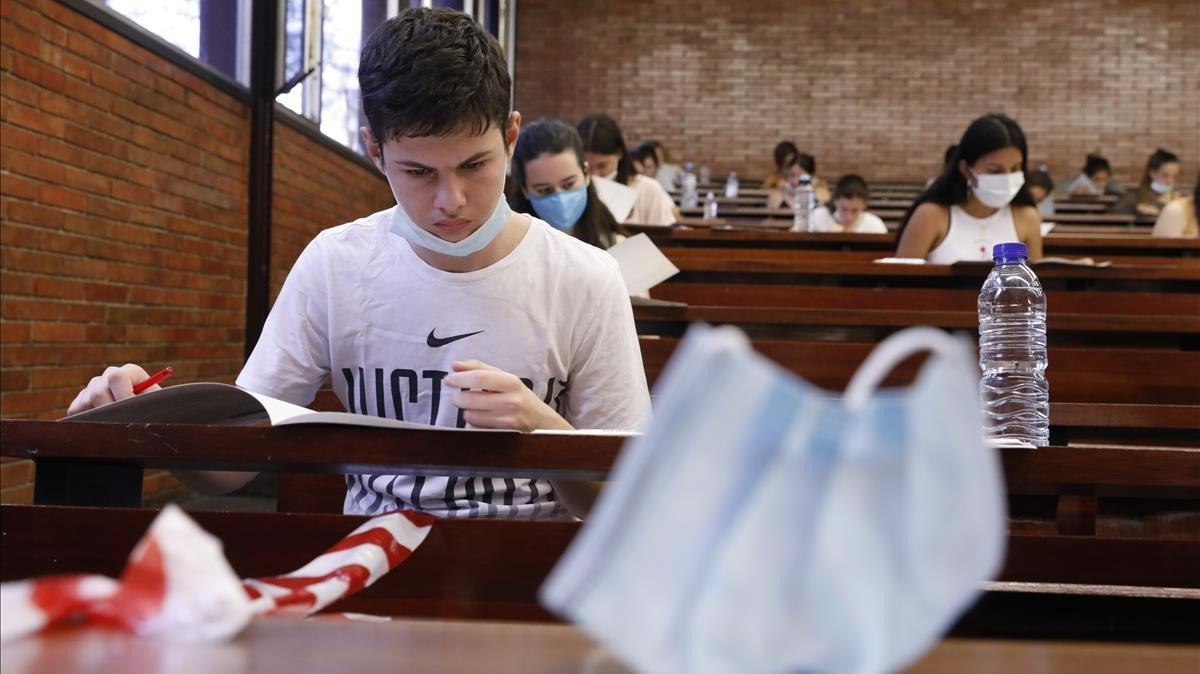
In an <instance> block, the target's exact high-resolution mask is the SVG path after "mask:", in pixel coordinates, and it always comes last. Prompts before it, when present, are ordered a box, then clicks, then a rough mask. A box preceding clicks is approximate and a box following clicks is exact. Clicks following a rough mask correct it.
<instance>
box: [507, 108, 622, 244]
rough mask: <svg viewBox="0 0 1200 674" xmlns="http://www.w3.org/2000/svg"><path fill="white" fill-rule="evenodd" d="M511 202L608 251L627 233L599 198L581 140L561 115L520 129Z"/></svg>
mask: <svg viewBox="0 0 1200 674" xmlns="http://www.w3.org/2000/svg"><path fill="white" fill-rule="evenodd" d="M510 192H511V197H510V198H509V201H510V202H511V203H512V207H513V210H515V211H517V212H518V213H533V214H535V215H537V216H538V217H539V218H541V219H542V220H545V221H546V222H548V223H550V225H551V226H553V227H554V228H555V229H559V230H561V231H564V232H567V233H568V234H570V235H571V236H574V237H575V238H577V239H579V240H580V241H583V242H585V243H590V244H591V245H593V246H596V247H597V248H603V249H608V248H611V247H613V245H615V244H616V243H618V242H619V241H621V240H622V239H623V238H624V236H623V233H622V231H621V226H620V225H619V224H617V221H616V219H614V218H613V216H612V213H610V212H609V210H608V208H606V207H605V206H604V204H603V203H601V202H600V198H599V197H597V196H596V189H595V188H594V187H593V186H592V180H591V177H590V176H589V172H588V166H587V161H586V160H585V159H584V154H583V141H582V140H580V138H579V134H578V133H576V131H575V129H573V128H571V126H570V125H568V124H567V123H566V122H564V121H562V120H560V119H539V120H538V121H536V122H533V123H532V124H526V125H525V126H524V127H523V128H522V129H521V136H520V137H519V138H518V139H517V146H516V149H515V150H513V160H512V189H511V190H510Z"/></svg>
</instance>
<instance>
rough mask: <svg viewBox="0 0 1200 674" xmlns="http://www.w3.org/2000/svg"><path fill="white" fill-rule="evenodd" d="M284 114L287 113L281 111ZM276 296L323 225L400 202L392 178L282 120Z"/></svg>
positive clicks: (274, 241)
mask: <svg viewBox="0 0 1200 674" xmlns="http://www.w3.org/2000/svg"><path fill="white" fill-rule="evenodd" d="M281 114H285V113H281ZM274 156H275V158H274V170H273V172H272V180H273V182H274V188H273V189H274V191H273V196H272V202H271V206H272V218H271V298H272V300H274V298H275V296H276V295H278V294H279V288H280V287H282V286H283V280H284V279H285V278H286V277H287V272H288V270H289V269H291V267H292V263H293V262H295V261H296V258H297V257H299V256H300V252H301V251H303V250H304V247H305V246H306V245H308V242H309V241H311V240H312V238H313V237H314V236H316V235H317V233H318V232H320V231H321V230H323V229H327V228H329V227H333V226H335V225H340V224H342V223H344V222H350V221H351V220H356V219H358V218H361V217H363V216H365V215H370V214H371V213H374V212H375V211H379V210H382V209H385V208H388V207H390V206H394V205H395V203H396V202H395V200H394V199H393V198H392V193H391V191H389V190H388V185H387V181H386V180H384V179H383V176H382V175H380V174H379V172H378V171H376V170H375V169H374V168H372V167H370V166H369V165H368V164H367V163H366V160H365V159H364V160H361V161H356V160H354V159H350V158H348V157H346V156H344V155H343V154H341V153H338V152H336V151H333V150H330V149H329V148H328V147H326V146H325V145H324V144H322V143H319V142H317V141H315V140H313V139H312V138H310V137H308V136H306V135H304V134H303V133H300V132H299V131H297V130H296V129H294V128H292V127H291V126H290V125H288V124H286V123H282V122H277V123H276V124H275V153H274Z"/></svg>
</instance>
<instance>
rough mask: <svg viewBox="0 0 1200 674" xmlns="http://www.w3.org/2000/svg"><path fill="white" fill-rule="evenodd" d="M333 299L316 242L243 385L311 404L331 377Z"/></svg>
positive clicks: (270, 319) (287, 286) (292, 277)
mask: <svg viewBox="0 0 1200 674" xmlns="http://www.w3.org/2000/svg"><path fill="white" fill-rule="evenodd" d="M327 300H328V297H327V293H326V284H325V268H324V263H323V256H322V254H321V246H320V243H319V240H318V239H314V240H313V241H312V242H310V243H309V244H308V246H307V247H306V248H305V249H304V252H302V253H301V254H300V257H299V258H297V259H296V264H294V265H293V266H292V269H291V271H290V272H288V276H287V280H286V281H284V283H283V288H282V289H281V290H280V291H279V297H278V298H277V299H276V300H275V305H274V306H273V307H271V313H270V314H269V315H268V316H267V322H266V324H265V325H264V326H263V331H262V335H261V336H260V337H259V338H258V343H257V344H255V346H254V351H253V353H251V354H250V358H249V359H248V360H247V361H246V365H245V367H243V368H242V372H241V374H240V375H238V378H237V385H238V386H240V387H242V388H244V389H246V390H249V391H254V392H255V393H262V394H264V395H268V396H271V397H272V398H278V399H280V400H284V401H287V402H290V403H293V404H296V405H307V404H308V403H310V402H312V400H313V398H314V397H315V396H316V394H317V389H318V388H319V387H320V386H321V383H322V382H323V381H325V377H326V376H327V375H328V374H329V334H328V327H329V321H328V307H327V306H326V303H327Z"/></svg>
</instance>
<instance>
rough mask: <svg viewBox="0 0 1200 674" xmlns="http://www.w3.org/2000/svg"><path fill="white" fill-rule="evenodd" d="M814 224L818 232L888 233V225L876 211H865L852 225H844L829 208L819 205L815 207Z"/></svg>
mask: <svg viewBox="0 0 1200 674" xmlns="http://www.w3.org/2000/svg"><path fill="white" fill-rule="evenodd" d="M813 226H814V227H815V229H816V231H818V232H849V233H852V234H887V231H888V228H887V225H885V224H883V220H880V219H879V216H878V215H875V214H874V213H867V212H864V213H863V214H862V215H860V216H858V222H856V223H854V225H853V226H851V227H843V226H842V225H841V224H839V223H838V221H837V220H836V219H834V217H833V213H830V212H829V208H827V207H825V206H818V207H817V208H814V209H813Z"/></svg>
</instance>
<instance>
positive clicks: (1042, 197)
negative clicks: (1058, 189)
mask: <svg viewBox="0 0 1200 674" xmlns="http://www.w3.org/2000/svg"><path fill="white" fill-rule="evenodd" d="M1025 185H1026V186H1027V187H1028V188H1029V196H1031V197H1033V202H1034V203H1035V204H1037V209H1038V214H1040V215H1041V216H1042V218H1043V219H1045V218H1049V217H1051V216H1053V215H1054V197H1053V196H1052V192H1054V181H1053V180H1051V179H1050V174H1049V173H1047V172H1046V171H1045V170H1044V169H1038V170H1036V171H1034V172H1033V173H1030V174H1029V175H1028V176H1026V177H1025Z"/></svg>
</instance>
